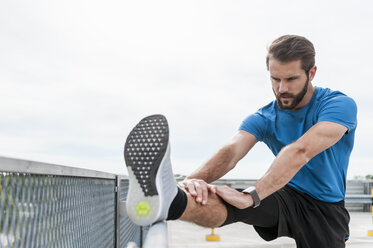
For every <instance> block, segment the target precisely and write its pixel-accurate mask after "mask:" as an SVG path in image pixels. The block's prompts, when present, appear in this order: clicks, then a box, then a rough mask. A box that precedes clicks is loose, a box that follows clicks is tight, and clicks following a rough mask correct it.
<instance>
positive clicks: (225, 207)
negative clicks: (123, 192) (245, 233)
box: [124, 115, 278, 227]
mask: <svg viewBox="0 0 373 248" xmlns="http://www.w3.org/2000/svg"><path fill="white" fill-rule="evenodd" d="M124 157H125V161H126V165H127V169H128V174H129V181H130V183H129V191H128V195H127V213H128V216H129V217H130V219H131V220H132V221H133V222H134V223H136V224H138V225H149V224H152V223H154V222H156V221H161V220H174V219H179V218H180V219H181V220H185V221H190V222H194V223H196V224H198V225H201V226H206V227H217V226H221V225H222V224H224V223H225V224H228V223H233V222H237V221H243V222H245V223H247V224H253V225H259V226H264V227H267V226H270V225H271V223H277V217H276V216H277V211H278V210H277V204H273V201H272V202H270V203H269V204H265V202H267V201H268V200H266V201H263V203H262V205H261V206H260V207H258V208H256V209H253V208H248V209H244V210H239V209H237V208H234V207H233V206H231V205H229V204H227V203H226V202H223V201H222V200H221V198H220V197H219V196H218V195H216V194H212V193H209V197H208V201H207V204H206V205H201V204H200V203H197V202H196V201H195V199H194V198H193V197H192V196H191V195H190V194H189V193H186V192H185V191H183V190H182V189H180V188H178V187H177V183H176V180H175V179H174V175H173V172H172V167H171V162H170V145H169V130H168V124H167V120H166V118H165V117H164V116H162V115H153V116H149V117H146V118H144V119H142V120H141V121H140V122H139V124H137V125H136V127H135V128H134V129H133V130H132V131H131V133H130V134H129V135H128V138H127V140H126V144H125V148H124ZM268 198H270V197H268ZM276 203H277V202H276ZM266 206H267V207H266ZM273 209H274V210H273ZM247 214H248V215H247ZM263 215H267V217H262V216H263ZM227 218H228V219H229V221H227V222H226V220H227ZM248 218H249V219H248ZM268 218H269V220H268ZM268 221H269V223H270V224H268Z"/></svg>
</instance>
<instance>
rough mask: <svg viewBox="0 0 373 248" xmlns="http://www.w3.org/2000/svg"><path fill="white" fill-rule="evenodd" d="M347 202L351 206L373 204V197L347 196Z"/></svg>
mask: <svg viewBox="0 0 373 248" xmlns="http://www.w3.org/2000/svg"><path fill="white" fill-rule="evenodd" d="M345 202H346V203H350V204H372V205H373V197H372V196H371V195H361V194H360V195H346V197H345Z"/></svg>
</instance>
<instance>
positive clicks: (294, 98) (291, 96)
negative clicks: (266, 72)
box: [272, 76, 309, 110]
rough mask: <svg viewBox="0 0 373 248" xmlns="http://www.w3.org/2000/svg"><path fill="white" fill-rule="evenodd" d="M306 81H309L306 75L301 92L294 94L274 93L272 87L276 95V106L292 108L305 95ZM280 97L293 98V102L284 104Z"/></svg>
mask: <svg viewBox="0 0 373 248" xmlns="http://www.w3.org/2000/svg"><path fill="white" fill-rule="evenodd" d="M308 82H309V78H308V76H307V80H306V83H305V84H304V87H303V89H302V90H301V92H299V93H298V94H296V95H294V94H290V93H282V94H280V93H279V94H277V95H276V93H275V91H274V89H273V88H272V90H273V93H274V94H275V96H276V100H277V104H278V106H279V107H280V108H281V109H288V110H294V109H295V107H296V106H297V105H298V104H299V103H300V102H301V101H302V100H303V97H304V96H305V95H306V93H307V90H308ZM281 97H288V98H292V99H293V102H292V103H291V104H290V105H289V106H284V104H283V102H282V101H281Z"/></svg>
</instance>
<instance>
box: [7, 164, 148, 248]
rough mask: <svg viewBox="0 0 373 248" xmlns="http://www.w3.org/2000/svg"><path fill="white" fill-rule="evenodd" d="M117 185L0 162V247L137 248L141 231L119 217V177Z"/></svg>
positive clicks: (109, 178)
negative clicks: (129, 246) (132, 246)
mask: <svg viewBox="0 0 373 248" xmlns="http://www.w3.org/2000/svg"><path fill="white" fill-rule="evenodd" d="M32 171H35V172H38V173H35V174H34V173H33V172H32ZM43 171H44V173H47V174H41V173H42V172H43ZM53 171H55V173H53ZM117 180H118V178H117V176H116V175H112V174H108V173H99V172H90V171H88V170H82V169H74V168H71V167H63V166H56V165H50V164H43V163H36V162H29V161H21V160H15V159H8V158H1V157H0V211H1V213H0V247H1V248H3V247H4V248H18V247H24V248H42V247H62V248H75V247H76V248H80V247H82V248H83V247H87V248H95V247H97V248H107V247H121V248H124V247H126V246H127V243H128V242H130V241H132V242H135V243H136V244H137V245H138V246H141V243H142V240H141V239H142V235H141V234H142V232H143V231H142V230H141V228H140V227H138V226H136V225H134V224H133V223H132V222H131V221H129V219H128V218H127V217H119V213H118V206H117V203H118V199H119V200H122V201H123V200H125V197H126V194H127V189H128V180H127V179H125V178H123V177H121V179H120V180H119V184H120V185H121V186H120V187H117V183H118V181H117ZM118 220H119V223H118Z"/></svg>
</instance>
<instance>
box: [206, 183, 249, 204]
mask: <svg viewBox="0 0 373 248" xmlns="http://www.w3.org/2000/svg"><path fill="white" fill-rule="evenodd" d="M213 187H214V188H215V189H216V194H218V195H219V196H220V197H221V198H222V199H223V200H224V201H226V202H228V203H229V204H231V205H232V206H235V207H236V208H239V209H244V208H248V207H250V206H252V205H253V204H254V201H253V198H252V197H251V196H250V195H248V194H244V193H242V192H239V191H237V190H235V189H233V188H230V187H228V186H213Z"/></svg>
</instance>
